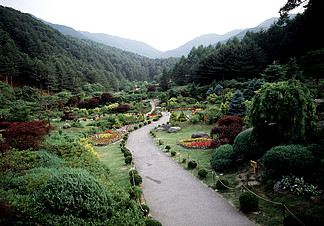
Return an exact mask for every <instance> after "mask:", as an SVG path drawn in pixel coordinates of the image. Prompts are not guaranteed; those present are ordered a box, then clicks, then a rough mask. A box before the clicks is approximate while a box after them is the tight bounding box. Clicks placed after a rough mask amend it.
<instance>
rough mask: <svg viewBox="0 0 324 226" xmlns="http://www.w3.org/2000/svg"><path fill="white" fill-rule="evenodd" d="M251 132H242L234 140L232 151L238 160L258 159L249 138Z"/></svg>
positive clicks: (250, 137)
mask: <svg viewBox="0 0 324 226" xmlns="http://www.w3.org/2000/svg"><path fill="white" fill-rule="evenodd" d="M251 133H252V131H246V132H242V133H240V134H239V135H237V137H236V138H235V140H234V145H233V151H234V152H235V155H236V157H238V158H239V159H256V158H258V157H260V156H259V155H258V153H257V152H256V147H255V145H254V142H253V140H252V136H251Z"/></svg>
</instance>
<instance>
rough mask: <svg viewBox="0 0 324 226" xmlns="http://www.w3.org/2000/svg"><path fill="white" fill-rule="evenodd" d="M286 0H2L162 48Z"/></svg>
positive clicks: (244, 24) (243, 24) (261, 16)
mask: <svg viewBox="0 0 324 226" xmlns="http://www.w3.org/2000/svg"><path fill="white" fill-rule="evenodd" d="M286 2H287V0H0V4H1V5H4V6H10V7H12V8H14V9H17V10H20V11H22V12H26V13H31V14H33V15H35V16H36V17H39V18H41V19H43V20H46V21H48V22H51V23H54V24H62V25H66V26H70V27H72V28H74V29H76V30H83V31H89V32H93V33H106V34H110V35H115V36H119V37H123V38H128V39H134V40H138V41H143V42H145V43H147V44H149V45H151V46H153V47H154V48H157V49H159V50H161V51H165V50H170V49H174V48H177V47H179V46H180V45H183V44H184V43H186V42H187V41H189V40H191V39H194V38H196V37H198V36H200V35H202V34H210V33H216V34H224V33H226V32H228V31H231V30H234V29H241V28H250V27H255V26H257V25H258V24H260V23H262V22H263V21H264V20H266V19H268V18H271V17H278V16H279V13H278V11H279V9H280V7H281V6H283V5H284V4H285V3H286Z"/></svg>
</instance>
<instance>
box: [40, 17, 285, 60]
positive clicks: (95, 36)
mask: <svg viewBox="0 0 324 226" xmlns="http://www.w3.org/2000/svg"><path fill="white" fill-rule="evenodd" d="M278 19H279V18H278V17H273V18H270V19H267V20H265V21H264V22H262V23H261V24H259V25H258V26H257V27H254V28H246V29H237V30H233V31H230V32H227V33H226V34H223V35H218V34H204V35H201V36H199V37H197V38H195V39H193V40H191V41H189V42H187V43H185V44H183V45H182V46H180V47H178V48H176V49H173V50H168V51H165V52H162V51H159V50H157V49H155V48H153V47H152V46H150V45H148V44H146V43H144V42H140V41H136V40H130V39H125V38H121V37H117V36H112V35H108V34H102V33H90V32H87V31H76V30H74V29H73V28H71V27H67V26H64V25H58V24H52V23H49V22H46V21H43V20H42V21H43V22H44V23H46V24H48V25H50V26H51V27H53V28H55V29H57V30H58V31H60V32H61V33H62V34H64V35H69V36H73V37H77V38H81V39H90V40H92V41H95V42H99V43H102V44H105V45H108V46H112V47H116V48H119V49H122V50H125V51H130V52H133V53H137V54H139V55H142V56H146V57H149V58H169V57H181V56H187V55H188V54H189V52H190V50H191V49H192V48H193V47H198V46H200V45H203V46H208V45H213V44H216V43H217V42H226V41H227V40H228V39H230V38H233V37H235V36H236V37H238V38H239V39H242V38H243V37H244V35H245V34H246V32H247V31H254V32H257V31H260V30H262V29H263V30H267V29H268V28H269V27H270V26H271V25H272V24H273V23H274V22H275V21H277V20H278ZM40 20H41V19H40Z"/></svg>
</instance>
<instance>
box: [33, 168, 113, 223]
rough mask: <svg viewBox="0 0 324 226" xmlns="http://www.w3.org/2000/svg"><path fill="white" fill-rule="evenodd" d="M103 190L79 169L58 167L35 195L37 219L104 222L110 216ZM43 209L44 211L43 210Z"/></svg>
mask: <svg viewBox="0 0 324 226" xmlns="http://www.w3.org/2000/svg"><path fill="white" fill-rule="evenodd" d="M111 202H112V201H111V198H110V196H109V194H108V193H107V191H106V190H105V187H104V186H103V185H102V184H101V183H100V182H99V181H98V180H96V179H94V178H93V177H92V176H90V175H89V173H88V172H87V171H85V170H82V169H72V168H60V169H58V170H57V171H56V172H55V175H53V176H52V177H50V178H49V179H48V181H47V183H46V186H45V187H44V188H43V189H42V190H40V191H39V192H38V193H37V194H36V196H35V205H36V209H39V217H44V218H45V219H46V215H47V214H51V215H52V214H54V215H58V216H63V215H65V216H69V215H72V216H74V217H77V218H82V219H84V220H89V221H93V220H95V221H96V220H105V219H107V218H109V217H111V215H112V207H111ZM43 207H45V208H43Z"/></svg>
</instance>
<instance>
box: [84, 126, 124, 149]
mask: <svg viewBox="0 0 324 226" xmlns="http://www.w3.org/2000/svg"><path fill="white" fill-rule="evenodd" d="M122 135H123V133H122V132H112V131H109V130H108V131H106V132H104V133H103V134H96V135H94V136H92V137H90V139H91V140H92V141H94V143H95V145H97V146H98V145H107V144H110V143H112V142H115V141H117V140H119V139H120V138H121V136H122Z"/></svg>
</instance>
